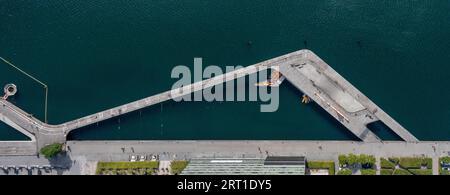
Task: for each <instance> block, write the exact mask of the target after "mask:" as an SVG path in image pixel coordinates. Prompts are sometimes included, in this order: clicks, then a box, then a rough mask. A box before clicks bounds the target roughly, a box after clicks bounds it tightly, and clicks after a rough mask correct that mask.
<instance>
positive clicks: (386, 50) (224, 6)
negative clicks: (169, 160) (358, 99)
mask: <svg viewBox="0 0 450 195" xmlns="http://www.w3.org/2000/svg"><path fill="white" fill-rule="evenodd" d="M449 10H450V1H447V0H424V1H413V0H397V1H392V0H385V1H349V0H346V1H342V0H336V1H312V0H308V1H301V0H286V1H269V0H227V1H223V0H209V1H203V0H190V1H184V0H177V1H170V0H164V1H163V0H161V1H149V0H133V1H125V0H115V1H109V0H97V1H78V0H66V1H56V0H49V1H24V0H0V45H1V47H0V56H2V57H4V58H6V59H8V60H10V61H11V62H13V63H15V64H16V65H19V66H20V67H21V68H22V69H24V70H26V71H28V72H29V73H32V74H33V75H35V76H36V77H37V78H39V79H40V80H42V81H43V82H45V83H46V84H47V85H48V86H49V89H50V90H49V107H48V108H49V111H48V116H49V122H50V123H53V124H56V123H62V122H65V121H68V120H72V119H75V118H78V117H82V116H85V115H88V114H91V113H94V112H97V111H101V110H104V109H108V108H110V107H113V106H117V105H121V104H124V103H128V102H130V101H133V100H136V99H140V98H143V97H146V96H149V95H152V94H156V93H159V92H162V91H165V90H167V89H169V88H170V87H171V86H172V84H173V83H174V82H175V81H176V79H171V78H170V73H171V70H172V68H173V67H175V66H176V65H188V66H190V67H193V58H194V57H202V58H203V63H204V65H219V66H221V67H225V66H229V65H232V66H236V65H243V66H246V65H250V64H253V63H257V62H260V61H263V60H266V59H269V58H273V57H276V56H279V55H282V54H286V53H289V52H292V51H296V50H299V49H303V48H308V49H311V50H312V51H314V52H315V53H316V54H317V55H319V56H320V57H321V58H322V59H324V60H325V61H326V62H327V63H328V64H330V65H331V66H332V67H333V68H334V69H335V70H336V71H337V72H339V73H340V74H341V75H342V76H344V77H345V78H346V79H347V80H349V81H350V82H351V83H353V84H354V85H355V86H356V87H357V88H358V89H360V90H361V91H362V92H363V93H365V94H366V95H367V96H368V97H369V98H371V99H372V100H373V101H374V102H375V103H377V104H378V105H379V106H380V107H382V108H383V109H384V110H385V111H386V112H387V113H389V114H390V115H391V116H392V117H394V118H395V119H396V120H398V121H399V122H400V123H401V124H402V125H403V126H405V127H406V128H407V129H409V130H410V131H411V132H412V133H413V134H414V135H415V136H417V137H418V138H419V139H421V140H450V101H448V100H449V99H450V87H449V84H450V82H449V81H448V79H449V78H450V64H449V62H450V38H449V37H450V22H449V21H450V12H449ZM248 42H251V43H252V44H251V45H248V44H247V43H248ZM10 82H13V83H15V84H17V86H18V87H19V94H18V95H17V96H16V97H14V98H12V99H11V101H12V102H14V103H15V104H16V105H18V106H20V107H21V108H23V109H24V110H26V111H28V112H30V113H33V114H34V115H35V116H36V117H38V118H40V119H42V120H43V119H44V89H43V88H42V87H41V86H40V85H39V84H37V83H36V82H34V81H32V80H31V79H29V78H27V77H25V76H24V75H22V74H20V73H19V72H17V71H16V70H14V69H12V68H11V67H9V66H8V65H6V64H4V63H0V85H1V86H3V85H4V84H6V83H10ZM280 93H281V103H280V108H279V110H278V111H277V112H274V113H260V112H259V105H260V102H215V103H207V102H185V103H181V104H180V103H175V102H165V103H163V104H159V105H155V106H152V107H149V108H147V109H144V110H142V111H139V112H134V113H131V114H128V115H125V116H121V117H119V118H115V119H112V120H109V121H106V122H102V123H100V124H98V125H93V126H90V127H86V128H83V129H82V130H79V131H75V132H74V133H72V134H71V135H70V138H71V139H83V140H92V139H285V140H297V139H298V140H309V139H320V140H351V139H354V137H353V136H352V135H351V134H349V133H348V131H347V130H345V128H343V127H342V126H341V125H340V124H338V123H337V122H336V121H334V120H333V119H332V118H331V117H330V116H328V114H327V113H325V112H324V111H323V110H321V109H320V108H319V107H318V106H317V105H315V104H308V105H304V104H301V101H300V97H301V95H302V94H301V93H300V92H298V91H297V90H295V89H293V87H292V86H291V85H290V84H288V83H284V84H283V85H282V86H281V89H280ZM378 133H379V134H380V136H381V137H383V138H386V139H395V137H394V136H392V135H391V134H390V133H389V131H387V130H383V129H382V130H380V131H379V132H378ZM0 139H3V140H17V139H25V138H24V136H22V135H21V134H20V133H17V132H15V131H14V130H12V129H11V128H9V127H8V126H6V125H4V124H0Z"/></svg>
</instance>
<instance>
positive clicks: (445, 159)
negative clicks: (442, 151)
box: [440, 156, 450, 163]
mask: <svg viewBox="0 0 450 195" xmlns="http://www.w3.org/2000/svg"><path fill="white" fill-rule="evenodd" d="M440 162H443V163H450V156H446V157H441V158H440Z"/></svg>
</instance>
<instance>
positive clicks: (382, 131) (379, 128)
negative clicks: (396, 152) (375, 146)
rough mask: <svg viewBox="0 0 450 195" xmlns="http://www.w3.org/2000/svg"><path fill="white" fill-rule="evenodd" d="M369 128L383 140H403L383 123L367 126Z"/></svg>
mask: <svg viewBox="0 0 450 195" xmlns="http://www.w3.org/2000/svg"><path fill="white" fill-rule="evenodd" d="M367 128H369V129H370V130H371V131H372V132H373V133H374V134H375V135H377V136H378V137H379V138H380V139H382V140H388V141H401V140H402V139H401V138H400V137H399V136H398V135H397V134H396V133H395V132H394V131H392V129H391V128H389V127H388V126H387V125H386V124H384V123H383V122H382V121H375V122H372V123H369V124H367Z"/></svg>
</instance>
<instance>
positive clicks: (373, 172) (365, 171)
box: [361, 169, 377, 175]
mask: <svg viewBox="0 0 450 195" xmlns="http://www.w3.org/2000/svg"><path fill="white" fill-rule="evenodd" d="M376 174H377V171H376V170H375V169H361V175H376Z"/></svg>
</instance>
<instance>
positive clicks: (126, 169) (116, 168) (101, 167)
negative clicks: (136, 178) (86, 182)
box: [96, 161, 159, 175]
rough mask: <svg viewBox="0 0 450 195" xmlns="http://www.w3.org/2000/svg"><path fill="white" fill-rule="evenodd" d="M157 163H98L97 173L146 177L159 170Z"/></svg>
mask: <svg viewBox="0 0 450 195" xmlns="http://www.w3.org/2000/svg"><path fill="white" fill-rule="evenodd" d="M158 166H159V163H158V162H156V161H144V162H98V163H97V171H96V173H97V174H99V175H103V174H113V175H116V174H118V175H133V174H134V175H146V174H153V170H154V169H156V168H158Z"/></svg>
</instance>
